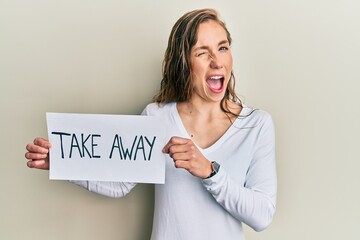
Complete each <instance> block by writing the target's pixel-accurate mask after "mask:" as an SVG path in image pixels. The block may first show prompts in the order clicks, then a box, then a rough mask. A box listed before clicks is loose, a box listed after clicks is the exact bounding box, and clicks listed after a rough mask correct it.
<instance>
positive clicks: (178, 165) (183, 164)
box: [174, 160, 189, 170]
mask: <svg viewBox="0 0 360 240" xmlns="http://www.w3.org/2000/svg"><path fill="white" fill-rule="evenodd" d="M174 164H175V167H176V168H183V169H186V170H188V168H189V167H188V165H189V164H188V162H187V161H181V160H177V161H174Z"/></svg>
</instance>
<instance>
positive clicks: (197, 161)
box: [162, 137, 212, 178]
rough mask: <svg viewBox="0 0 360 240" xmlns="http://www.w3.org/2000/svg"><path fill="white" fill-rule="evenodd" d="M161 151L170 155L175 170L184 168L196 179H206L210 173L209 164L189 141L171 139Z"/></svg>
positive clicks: (178, 138) (176, 138) (179, 138)
mask: <svg viewBox="0 0 360 240" xmlns="http://www.w3.org/2000/svg"><path fill="white" fill-rule="evenodd" d="M162 151H163V152H164V153H168V154H169V155H170V157H171V158H172V159H173V160H174V164H175V167H176V168H184V169H186V170H187V171H188V172H189V173H191V174H192V175H194V176H196V177H199V178H207V177H208V176H209V175H210V174H211V172H212V167H211V162H210V161H209V160H207V159H206V158H205V157H204V155H202V153H201V152H200V151H199V149H198V148H197V147H196V146H195V144H194V143H193V141H191V139H186V138H181V137H172V138H171V139H170V140H169V142H168V143H167V144H166V145H165V147H164V148H163V150H162Z"/></svg>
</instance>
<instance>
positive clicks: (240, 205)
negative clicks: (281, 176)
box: [203, 168, 276, 231]
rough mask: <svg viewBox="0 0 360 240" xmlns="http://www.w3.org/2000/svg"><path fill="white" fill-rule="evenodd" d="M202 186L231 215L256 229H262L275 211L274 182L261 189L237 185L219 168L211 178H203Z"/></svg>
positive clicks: (269, 221) (268, 222)
mask: <svg viewBox="0 0 360 240" xmlns="http://www.w3.org/2000/svg"><path fill="white" fill-rule="evenodd" d="M203 185H204V187H205V188H206V189H207V190H208V191H209V192H210V193H211V194H212V196H213V197H214V198H215V200H216V201H217V202H218V203H219V204H220V205H221V206H222V207H223V208H224V209H225V210H226V211H228V212H229V213H230V214H231V215H232V216H233V217H235V218H236V219H238V220H239V221H241V222H244V223H245V224H247V225H249V226H250V227H251V228H253V229H254V230H256V231H262V230H264V229H265V228H266V227H267V226H268V225H269V224H270V223H271V221H272V218H273V215H274V213H275V204H276V203H275V202H276V182H275V183H272V184H270V185H269V186H268V187H267V188H264V189H263V190H260V189H251V188H246V187H243V186H240V185H238V184H237V183H235V182H234V181H233V180H232V179H231V178H230V177H229V176H228V174H227V173H226V171H225V170H224V169H222V168H220V170H219V172H218V173H217V174H216V175H215V176H214V177H212V178H209V179H204V180H203Z"/></svg>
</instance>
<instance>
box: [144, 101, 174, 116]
mask: <svg viewBox="0 0 360 240" xmlns="http://www.w3.org/2000/svg"><path fill="white" fill-rule="evenodd" d="M174 104H175V103H150V104H148V105H147V106H146V107H145V109H144V110H143V111H142V113H141V115H146V116H157V115H162V114H164V113H169V112H170V110H171V108H172V106H173V105H174Z"/></svg>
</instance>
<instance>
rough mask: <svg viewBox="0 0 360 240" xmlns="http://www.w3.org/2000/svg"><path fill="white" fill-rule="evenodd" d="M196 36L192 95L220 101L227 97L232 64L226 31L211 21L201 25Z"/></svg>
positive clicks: (192, 61)
mask: <svg viewBox="0 0 360 240" xmlns="http://www.w3.org/2000/svg"><path fill="white" fill-rule="evenodd" d="M197 38H198V40H197V43H196V44H195V46H194V47H193V48H192V50H191V53H190V64H191V81H192V84H193V89H194V91H193V95H192V98H201V99H203V100H205V101H207V102H219V101H221V100H222V99H223V98H224V95H225V91H226V88H227V85H228V83H229V80H230V76H231V71H232V64H233V60H232V55H231V49H230V43H229V41H228V39H227V35H226V31H225V29H224V28H223V27H222V26H221V25H220V24H218V23H217V22H215V21H213V20H209V21H206V22H204V23H201V24H200V25H199V29H198V33H197Z"/></svg>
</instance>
